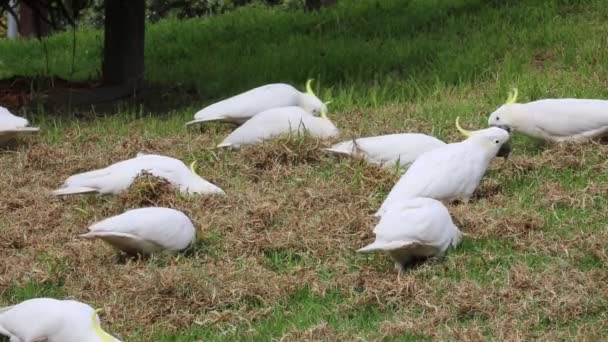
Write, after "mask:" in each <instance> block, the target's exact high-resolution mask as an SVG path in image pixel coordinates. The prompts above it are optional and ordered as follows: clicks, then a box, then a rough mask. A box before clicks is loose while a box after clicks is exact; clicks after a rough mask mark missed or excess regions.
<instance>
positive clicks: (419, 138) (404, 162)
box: [324, 133, 445, 168]
mask: <svg viewBox="0 0 608 342" xmlns="http://www.w3.org/2000/svg"><path fill="white" fill-rule="evenodd" d="M444 145H445V143H444V142H443V141H441V140H439V139H437V138H435V137H432V136H430V135H426V134H421V133H401V134H387V135H379V136H375V137H366V138H357V139H353V140H348V141H343V142H341V143H338V144H335V145H333V146H332V147H330V148H326V149H324V150H325V151H328V152H332V153H336V154H347V155H351V156H361V157H363V158H364V159H365V160H367V161H368V162H370V163H374V164H382V165H384V166H388V167H393V166H395V165H399V167H402V168H404V167H407V166H409V165H410V164H411V163H413V162H414V160H416V158H418V156H420V155H421V154H423V153H425V152H428V151H430V150H432V149H435V148H437V147H441V146H444Z"/></svg>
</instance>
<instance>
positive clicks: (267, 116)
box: [218, 107, 338, 147]
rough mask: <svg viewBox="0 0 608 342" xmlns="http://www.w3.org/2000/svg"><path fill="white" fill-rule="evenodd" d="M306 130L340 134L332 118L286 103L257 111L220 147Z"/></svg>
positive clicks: (321, 134)
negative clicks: (324, 117) (316, 114)
mask: <svg viewBox="0 0 608 342" xmlns="http://www.w3.org/2000/svg"><path fill="white" fill-rule="evenodd" d="M304 131H308V132H309V133H310V134H311V135H312V136H316V137H319V138H329V137H332V136H335V135H337V134H338V129H337V128H336V126H334V124H333V123H331V121H329V120H326V119H323V118H318V117H315V116H312V114H310V113H308V112H306V111H305V110H304V109H302V108H300V107H283V108H274V109H270V110H268V111H265V112H263V113H260V114H257V115H256V116H254V117H253V118H251V120H248V121H247V122H245V123H244V124H243V125H241V126H240V127H238V128H237V129H235V130H234V131H232V133H230V134H229V135H228V136H227V137H226V138H225V139H224V141H223V142H222V143H221V144H219V145H218V147H227V146H233V147H238V146H241V145H247V144H255V143H259V142H261V141H263V140H265V139H269V138H272V137H274V136H277V135H281V134H287V133H290V132H292V133H293V132H299V133H302V132H304Z"/></svg>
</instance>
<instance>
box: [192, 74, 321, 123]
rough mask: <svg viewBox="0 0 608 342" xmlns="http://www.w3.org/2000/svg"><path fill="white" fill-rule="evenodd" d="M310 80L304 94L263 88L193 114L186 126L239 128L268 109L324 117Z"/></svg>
mask: <svg viewBox="0 0 608 342" xmlns="http://www.w3.org/2000/svg"><path fill="white" fill-rule="evenodd" d="M312 81H313V80H308V81H307V82H306V93H302V92H300V91H299V90H297V89H296V88H294V87H293V86H291V85H289V84H284V83H276V84H267V85H265V86H261V87H258V88H254V89H252V90H249V91H247V92H244V93H242V94H239V95H236V96H233V97H231V98H229V99H226V100H223V101H220V102H217V103H214V104H212V105H210V106H208V107H205V108H203V109H201V110H200V111H198V112H197V113H196V114H194V120H192V121H190V122H188V123H187V124H186V125H191V124H194V123H197V122H205V121H222V122H232V123H236V124H242V123H243V122H245V121H247V120H249V119H251V118H252V117H253V116H255V115H257V114H258V113H261V112H264V111H266V110H269V109H272V108H279V107H290V106H297V107H300V108H302V109H304V110H305V111H306V112H307V113H310V114H311V115H321V114H325V113H327V104H328V103H329V102H326V103H323V102H322V101H321V100H319V98H318V97H317V96H316V95H315V93H314V92H313V91H312V86H311V83H312Z"/></svg>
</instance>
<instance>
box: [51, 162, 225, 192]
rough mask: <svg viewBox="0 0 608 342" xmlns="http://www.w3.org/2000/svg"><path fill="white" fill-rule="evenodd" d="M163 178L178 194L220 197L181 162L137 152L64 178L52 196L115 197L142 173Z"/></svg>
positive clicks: (213, 186)
mask: <svg viewBox="0 0 608 342" xmlns="http://www.w3.org/2000/svg"><path fill="white" fill-rule="evenodd" d="M144 171H145V172H148V173H150V174H152V175H154V176H156V177H161V178H165V179H166V180H167V181H168V182H169V183H171V184H172V185H173V186H174V187H176V188H178V189H179V191H180V192H182V193H188V194H223V193H224V191H222V189H220V188H219V187H217V186H215V185H213V184H211V183H209V182H207V181H206V180H204V179H203V178H201V177H200V176H199V175H197V174H196V172H195V170H194V163H192V164H191V165H190V169H188V167H187V166H186V164H184V163H183V162H182V161H180V160H178V159H175V158H171V157H166V156H161V155H156V154H144V153H138V154H137V156H136V157H135V158H131V159H127V160H123V161H121V162H118V163H115V164H112V165H110V166H108V167H106V168H103V169H99V170H94V171H88V172H84V173H79V174H77V175H73V176H71V177H69V178H68V179H66V181H65V183H64V184H63V186H62V187H61V188H59V189H57V190H55V191H53V194H54V195H57V196H62V195H72V194H82V193H91V192H98V193H101V194H118V193H120V192H122V191H124V190H126V189H128V188H129V186H131V184H132V183H133V181H134V180H135V179H136V178H137V176H138V175H140V174H141V173H142V172H144Z"/></svg>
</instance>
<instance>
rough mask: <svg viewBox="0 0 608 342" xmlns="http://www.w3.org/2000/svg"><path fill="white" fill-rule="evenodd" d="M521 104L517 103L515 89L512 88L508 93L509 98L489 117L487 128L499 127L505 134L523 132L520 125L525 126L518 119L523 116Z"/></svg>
mask: <svg viewBox="0 0 608 342" xmlns="http://www.w3.org/2000/svg"><path fill="white" fill-rule="evenodd" d="M521 106H522V105H521V104H520V103H517V88H514V89H513V90H512V91H511V93H509V98H508V99H507V101H506V102H505V104H503V105H502V106H500V107H498V109H496V110H495V111H494V112H493V113H492V114H490V117H489V118H488V126H490V127H500V128H502V129H504V130H506V131H507V132H509V133H510V132H511V130H524V131H525V129H523V127H522V125H524V124H525V122H526V121H525V120H521V119H520V118H521V117H522V115H523V111H522V109H521Z"/></svg>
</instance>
